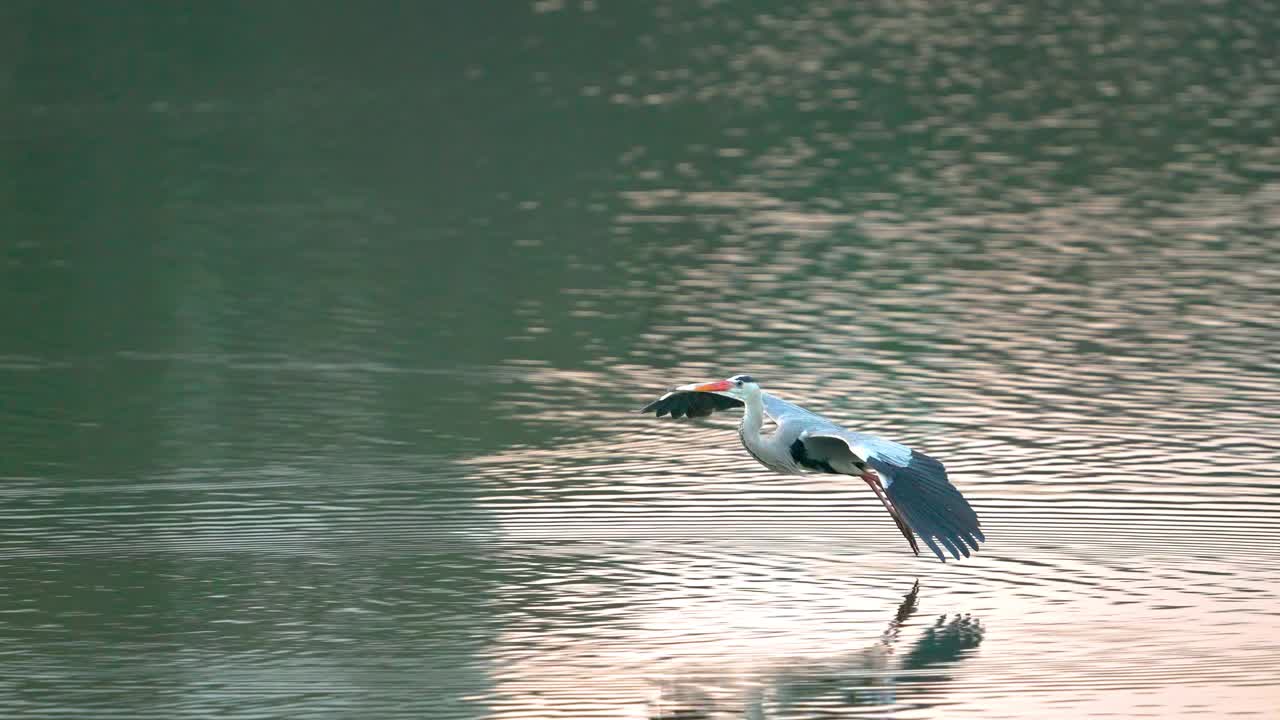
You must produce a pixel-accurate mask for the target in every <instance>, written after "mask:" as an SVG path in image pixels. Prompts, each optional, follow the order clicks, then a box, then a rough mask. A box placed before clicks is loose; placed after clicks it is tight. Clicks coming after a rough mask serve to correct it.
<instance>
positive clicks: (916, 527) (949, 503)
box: [801, 427, 987, 562]
mask: <svg viewBox="0 0 1280 720" xmlns="http://www.w3.org/2000/svg"><path fill="white" fill-rule="evenodd" d="M801 439H802V440H804V441H805V445H806V448H808V447H809V446H810V445H811V444H812V446H813V447H812V450H811V452H813V453H814V454H815V455H819V456H820V455H822V454H826V455H830V454H831V453H832V443H831V441H832V440H839V441H842V442H843V443H844V445H845V447H847V448H848V450H849V452H851V453H852V454H853V455H854V456H855V457H857V459H858V460H860V461H862V462H863V463H865V464H866V465H868V466H870V467H872V468H874V469H875V471H876V472H877V473H879V474H880V477H881V479H882V483H883V485H884V490H885V494H887V495H888V497H889V501H890V502H891V503H893V507H894V508H895V509H897V510H898V512H899V513H901V515H902V517H903V519H905V520H906V521H907V524H908V525H909V526H910V527H911V529H912V530H913V531H915V533H916V535H919V536H920V539H921V540H924V542H925V544H926V545H928V546H929V549H930V550H932V551H933V554H934V555H937V556H938V559H939V560H942V561H943V562H946V560H947V558H946V555H945V554H944V553H943V548H946V550H947V551H948V552H950V553H951V555H952V556H953V557H955V558H956V559H957V560H959V559H960V556H961V555H963V556H964V557H969V552H970V549H971V548H972V549H973V550H977V549H978V543H981V542H986V540H987V538H986V536H985V535H983V534H982V528H981V523H979V522H978V514H977V513H976V512H974V511H973V508H972V507H971V506H970V505H969V501H968V500H965V498H964V496H963V495H961V494H960V491H959V490H957V489H956V487H955V486H954V485H952V484H951V481H950V480H948V479H947V469H946V468H945V467H944V466H943V465H942V463H941V462H938V461H937V460H935V459H934V458H932V457H929V456H928V455H925V454H924V453H922V452H919V451H916V450H912V449H911V448H909V447H907V446H906V445H901V444H899V443H896V442H892V441H890V440H885V439H883V438H879V437H876V436H875V435H869V434H867V433H858V432H852V431H850V430H845V429H844V428H841V427H829V428H819V429H816V430H813V431H809V432H806V433H804V434H803V435H801ZM940 545H941V547H939V546H940Z"/></svg>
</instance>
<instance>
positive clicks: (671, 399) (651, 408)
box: [640, 390, 742, 420]
mask: <svg viewBox="0 0 1280 720" xmlns="http://www.w3.org/2000/svg"><path fill="white" fill-rule="evenodd" d="M735 407H742V401H741V400H738V399H736V398H731V397H728V396H727V395H717V394H716V393H710V392H694V391H692V390H672V391H671V392H669V393H667V394H666V395H663V396H662V397H660V398H658V399H657V400H654V401H653V402H651V403H649V404H648V405H645V406H644V409H643V410H641V411H640V412H644V413H647V412H652V413H654V414H655V415H657V416H658V417H662V416H663V415H670V416H671V417H673V418H675V419H676V420H679V419H680V418H683V417H691V418H699V417H706V416H708V415H710V414H711V413H713V412H716V411H717V410H728V409H729V408H735Z"/></svg>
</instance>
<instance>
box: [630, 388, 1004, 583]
mask: <svg viewBox="0 0 1280 720" xmlns="http://www.w3.org/2000/svg"><path fill="white" fill-rule="evenodd" d="M739 407H741V408H743V413H742V423H741V424H740V425H739V426H738V435H739V437H741V438H742V445H743V447H745V448H746V450H747V452H748V453H750V454H751V457H753V458H755V459H756V461H757V462H759V463H760V464H761V465H764V466H765V467H767V468H769V469H770V470H773V471H775V472H779V473H783V474H786V475H799V474H803V473H829V474H836V475H850V476H852V477H856V478H861V479H862V480H863V481H864V482H866V483H867V485H869V486H870V487H871V490H872V491H874V492H875V494H876V497H877V498H879V499H880V503H881V504H882V505H884V508H885V510H888V511H889V515H890V516H892V517H893V521H894V523H895V524H897V526H898V529H899V530H901V531H902V535H903V536H904V537H905V538H906V539H907V542H908V543H910V545H911V550H912V552H914V553H915V554H916V555H919V554H920V546H919V545H918V544H917V543H916V538H915V536H916V535H919V536H920V539H921V540H924V542H925V544H926V545H928V546H929V549H930V550H932V551H933V554H934V555H937V556H938V559H939V560H941V561H942V562H944V563H945V562H946V561H947V557H946V553H944V552H943V550H944V549H945V550H946V551H947V552H950V553H951V555H952V556H953V557H954V558H955V559H956V560H959V559H960V557H961V556H962V555H963V556H964V557H969V553H970V551H971V550H972V551H976V550H977V549H978V543H982V542H986V541H987V538H986V536H984V535H983V534H982V529H981V523H979V522H978V515H977V513H975V512H974V511H973V508H972V507H970V505H969V502H968V501H967V500H965V498H964V496H963V495H961V494H960V491H959V490H957V489H956V487H955V486H954V485H952V484H951V481H950V480H948V479H947V470H946V468H945V467H944V466H943V464H942V463H941V462H939V461H938V460H935V459H934V458H932V457H929V456H928V455H925V454H924V453H922V452H920V451H918V450H913V449H911V448H909V447H907V446H906V445H901V444H899V443H896V442H893V441H891V440H885V439H883V438H880V437H877V436H875V435H871V434H869V433H862V432H854V431H852V430H846V429H845V428H843V427H841V426H840V425H838V424H836V423H834V422H832V421H831V420H828V419H827V418H824V417H822V416H821V415H818V414H817V413H814V412H810V411H808V410H805V409H804V408H802V407H800V406H799V405H793V404H791V403H789V402H787V401H786V400H783V399H781V398H778V397H774V396H773V395H770V394H769V393H767V392H764V391H763V390H761V389H760V384H759V383H757V382H756V380H755V378H753V377H751V376H750V375H734V376H733V377H731V378H728V379H726V380H717V381H715V382H706V383H692V384H689V385H681V386H679V387H677V388H675V389H674V390H671V391H669V392H667V393H666V394H664V395H663V396H662V397H660V398H658V399H657V400H654V401H653V402H651V403H649V404H648V405H646V406H645V407H644V409H643V410H642V411H641V412H645V413H648V412H653V413H654V414H655V415H656V416H657V417H663V416H664V415H669V416H671V418H672V419H675V420H679V419H681V418H700V417H707V416H709V415H711V414H712V413H715V412H717V411H721V410H729V409H733V408H739ZM765 418H768V419H769V420H770V421H772V423H773V429H772V430H771V431H765V429H764V421H765Z"/></svg>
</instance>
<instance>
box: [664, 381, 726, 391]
mask: <svg viewBox="0 0 1280 720" xmlns="http://www.w3.org/2000/svg"><path fill="white" fill-rule="evenodd" d="M731 387H733V383H731V382H729V381H728V380H717V381H715V382H709V383H703V384H699V383H694V384H692V385H681V386H680V387H678V388H676V389H677V390H686V391H690V392H724V391H725V390H728V389H729V388H731Z"/></svg>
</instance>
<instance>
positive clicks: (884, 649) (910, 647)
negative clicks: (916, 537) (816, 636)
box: [650, 580, 985, 720]
mask: <svg viewBox="0 0 1280 720" xmlns="http://www.w3.org/2000/svg"><path fill="white" fill-rule="evenodd" d="M919 593H920V582H919V580H917V581H916V583H915V584H914V585H913V586H912V587H911V590H910V591H909V592H908V593H907V594H906V596H905V597H903V598H902V602H901V603H899V605H898V608H897V611H896V612H895V613H894V616H893V619H891V620H890V621H889V623H888V626H887V627H886V628H885V629H884V631H883V633H881V635H880V638H879V640H878V641H876V642H874V643H872V644H870V645H868V646H867V647H866V648H864V649H862V650H858V651H855V652H852V653H846V654H841V655H839V656H836V657H832V658H827V659H822V660H810V661H803V660H802V661H799V662H791V663H787V664H786V666H785V667H782V668H779V669H776V670H772V671H769V672H766V673H765V674H764V675H762V676H761V677H759V678H757V679H756V680H755V682H753V683H752V685H751V690H750V691H749V692H748V693H746V695H745V696H744V697H742V698H739V699H736V700H734V699H722V698H718V697H716V690H715V689H716V688H720V687H725V686H728V685H730V684H731V683H728V682H725V678H715V677H712V676H701V677H697V678H689V677H685V678H676V679H674V680H673V681H671V682H670V683H669V684H666V685H664V686H663V687H662V696H661V698H660V700H659V701H657V702H656V703H654V706H653V707H652V708H651V712H650V717H651V718H653V720H698V719H701V718H708V719H709V718H713V717H720V716H741V717H747V718H761V719H763V718H768V717H780V716H791V715H793V714H796V713H806V712H809V713H812V712H822V711H827V712H830V711H833V710H836V709H837V708H843V709H847V708H868V707H877V708H881V709H883V708H885V707H889V706H895V707H899V708H901V707H926V706H929V705H932V704H933V703H927V702H920V700H921V698H920V697H918V696H919V695H921V693H919V692H912V689H913V688H923V687H924V686H925V685H936V684H940V683H945V682H947V681H949V680H950V679H951V675H950V674H949V673H948V672H947V668H948V667H949V666H951V665H952V664H954V663H956V662H959V661H960V660H962V659H963V658H964V657H965V656H966V655H967V654H968V653H970V652H971V651H973V650H975V649H976V648H977V647H978V646H979V645H981V644H982V638H983V634H984V633H985V628H984V627H983V626H982V623H981V622H980V621H979V620H978V619H977V618H974V617H972V616H971V615H969V614H967V613H965V614H943V615H940V616H938V617H937V618H936V619H935V620H934V621H933V623H932V624H930V625H928V626H926V627H924V629H923V631H922V632H920V634H919V636H918V637H916V638H915V639H914V640H912V641H910V642H909V643H907V642H906V641H904V640H903V639H902V635H903V634H904V633H903V631H904V629H907V628H909V624H910V621H911V620H912V618H914V617H915V616H916V614H917V611H918V610H919V609H920V603H919ZM908 634H909V631H908ZM904 646H905V650H904Z"/></svg>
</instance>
